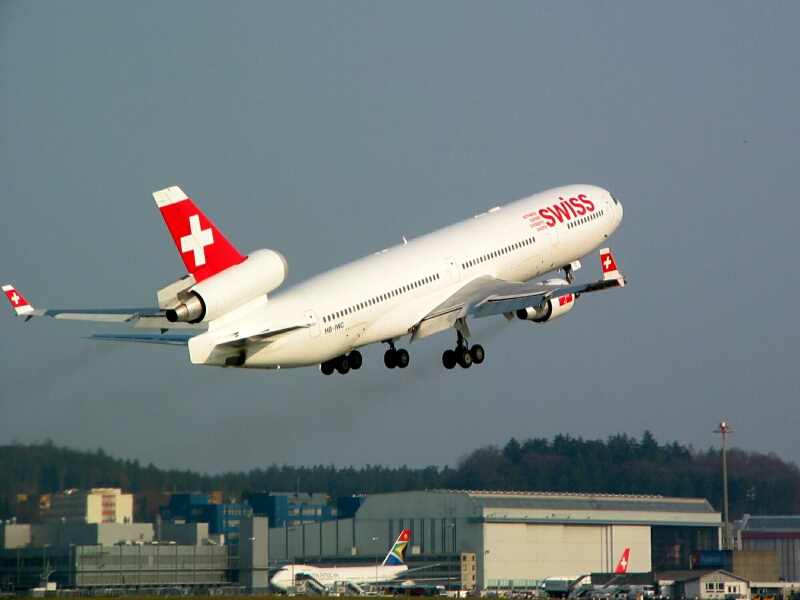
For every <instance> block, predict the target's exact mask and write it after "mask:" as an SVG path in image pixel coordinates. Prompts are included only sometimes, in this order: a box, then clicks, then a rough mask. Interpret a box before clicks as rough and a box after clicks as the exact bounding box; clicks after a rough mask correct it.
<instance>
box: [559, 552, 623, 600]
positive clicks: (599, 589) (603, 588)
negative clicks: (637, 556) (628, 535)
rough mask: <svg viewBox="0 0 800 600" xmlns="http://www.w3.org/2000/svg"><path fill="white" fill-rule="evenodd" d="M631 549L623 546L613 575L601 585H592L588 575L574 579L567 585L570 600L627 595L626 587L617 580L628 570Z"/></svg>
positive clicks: (600, 598)
mask: <svg viewBox="0 0 800 600" xmlns="http://www.w3.org/2000/svg"><path fill="white" fill-rule="evenodd" d="M630 552H631V549H630V548H625V550H624V551H623V552H622V556H621V557H620V559H619V562H618V563H617V566H616V568H615V569H614V577H612V578H611V580H609V581H608V582H607V583H605V584H603V585H593V584H592V578H591V576H590V575H584V576H582V577H579V578H578V579H576V580H575V581H574V582H573V583H572V584H571V585H570V586H569V593H568V596H569V598H570V600H579V599H581V600H582V599H590V600H602V599H606V598H617V597H625V598H627V597H628V591H629V589H628V587H627V586H621V585H619V584H617V582H618V581H619V580H621V579H624V576H625V574H626V573H627V572H628V557H629V556H630Z"/></svg>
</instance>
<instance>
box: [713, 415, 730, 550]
mask: <svg viewBox="0 0 800 600" xmlns="http://www.w3.org/2000/svg"><path fill="white" fill-rule="evenodd" d="M714 433H721V434H722V498H723V505H724V510H725V538H724V539H723V541H722V549H723V550H731V523H730V521H729V520H728V457H727V450H726V448H725V436H726V435H727V434H729V433H733V429H731V428H730V427H728V425H727V424H726V423H725V421H722V422H721V423H720V424H719V427H717V428H716V429H715V430H714Z"/></svg>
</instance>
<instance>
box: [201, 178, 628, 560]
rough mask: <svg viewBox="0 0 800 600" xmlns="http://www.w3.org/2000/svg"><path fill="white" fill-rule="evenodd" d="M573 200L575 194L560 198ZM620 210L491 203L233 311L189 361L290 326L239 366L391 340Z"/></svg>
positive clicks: (607, 224)
mask: <svg viewBox="0 0 800 600" xmlns="http://www.w3.org/2000/svg"><path fill="white" fill-rule="evenodd" d="M579 196H582V198H583V199H585V200H583V201H582V202H573V203H572V204H570V202H569V199H573V200H574V199H575V198H577V197H579ZM590 207H591V210H590ZM622 214H623V210H622V205H621V204H619V203H618V202H617V201H616V200H614V199H613V198H612V196H611V194H610V193H609V192H608V191H606V190H604V189H602V188H599V187H595V186H590V185H571V186H565V187H561V188H555V189H552V190H548V191H546V192H542V193H539V194H536V195H534V196H530V197H528V198H525V199H523V200H519V201H517V202H513V203H511V204H507V205H505V206H503V207H501V208H495V209H491V210H490V211H488V212H487V213H484V214H481V215H478V216H476V217H474V218H471V219H467V220H464V221H461V222H459V223H456V224H455V225H451V226H449V227H445V228H443V229H440V230H437V231H434V232H432V233H430V234H427V235H424V236H422V237H420V238H417V239H414V240H411V241H409V242H408V243H405V244H402V245H399V246H395V247H393V248H390V249H388V250H384V251H382V252H379V253H376V254H374V255H372V256H368V257H365V258H362V259H360V260H356V261H354V262H351V263H348V264H345V265H343V266H341V267H338V268H336V269H333V270H330V271H327V272H325V273H323V274H321V275H318V276H316V277H314V278H312V279H309V280H307V281H305V282H303V283H300V284H298V285H295V286H293V287H290V288H288V289H286V290H284V291H279V292H275V293H274V294H273V295H270V297H269V299H268V301H267V300H266V299H260V300H259V301H257V302H254V303H251V304H248V305H246V306H244V307H241V308H240V309H237V310H236V311H233V312H232V313H230V314H229V315H226V316H225V317H224V318H223V319H219V320H218V321H215V322H212V323H210V324H209V331H208V332H206V333H204V334H202V335H200V336H197V337H196V338H194V339H193V340H192V341H190V344H189V348H190V353H191V355H192V362H195V363H200V364H207V365H223V364H224V361H225V356H224V354H223V353H218V352H213V351H212V352H210V353H209V352H202V351H201V350H202V348H203V347H210V346H212V345H214V344H216V343H217V341H220V340H222V341H229V340H231V339H236V338H238V339H243V338H245V337H249V336H253V335H258V334H260V333H263V332H269V331H275V330H280V329H281V328H282V327H290V326H293V325H296V324H298V323H301V324H303V325H304V327H303V328H299V329H295V330H293V331H290V332H289V333H283V334H281V335H278V336H275V337H273V338H266V339H265V341H264V342H263V343H260V344H257V345H256V346H255V347H254V346H252V345H251V346H250V347H249V348H248V352H247V357H246V362H245V364H244V365H243V366H244V367H250V368H288V367H301V366H309V365H314V364H320V363H322V362H324V361H326V360H329V359H331V358H333V357H336V356H339V355H342V354H345V353H347V352H349V351H351V350H353V349H356V348H359V347H361V346H365V345H367V344H371V343H374V342H382V341H388V340H397V339H399V338H400V337H402V336H404V335H408V334H409V333H411V332H410V330H411V328H412V327H414V326H415V325H416V324H417V323H419V322H420V320H421V319H422V318H423V317H425V316H426V315H427V314H429V313H430V311H431V310H433V309H434V308H435V307H436V306H438V305H439V304H440V303H441V302H443V301H445V300H446V299H447V298H449V297H450V296H451V295H452V294H454V293H455V292H456V291H457V290H459V289H460V288H461V287H462V286H464V285H465V284H466V283H469V282H470V281H472V280H474V279H476V278H478V277H482V276H487V275H488V276H491V277H495V278H497V279H501V280H507V281H515V282H523V281H528V280H530V279H533V278H535V277H539V276H541V275H544V274H545V273H548V272H550V271H553V270H556V269H560V268H562V267H564V266H565V265H568V264H570V263H571V262H573V261H576V260H578V259H580V258H582V257H584V256H586V255H587V254H589V253H590V252H592V251H593V250H595V249H597V248H599V247H600V246H601V245H602V244H603V243H605V241H606V240H607V238H608V237H609V236H610V235H611V234H612V233H613V232H614V231H615V230H616V228H617V227H618V226H619V224H620V221H621V220H622ZM523 242H525V243H523ZM196 349H200V350H199V351H196ZM373 575H374V573H373Z"/></svg>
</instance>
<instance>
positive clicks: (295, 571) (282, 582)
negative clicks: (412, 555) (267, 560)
mask: <svg viewBox="0 0 800 600" xmlns="http://www.w3.org/2000/svg"><path fill="white" fill-rule="evenodd" d="M410 539H411V530H410V529H404V530H403V531H402V532H400V535H399V536H397V541H396V542H395V543H394V545H393V546H392V548H391V550H389V554H387V555H386V558H385V559H384V560H383V562H382V563H381V564H380V565H374V566H368V567H312V566H311V565H285V566H283V567H281V568H280V569H279V570H278V572H277V573H275V575H274V576H273V577H272V579H271V580H270V583H271V584H272V586H273V587H275V588H277V589H278V590H281V591H284V592H285V591H286V588H287V587H289V586H291V585H294V580H295V579H296V578H297V576H298V575H307V576H310V577H313V578H314V579H316V580H317V581H318V582H320V583H321V584H323V585H329V584H333V583H335V582H338V581H342V582H344V581H348V582H351V583H355V584H358V585H361V584H365V583H386V582H387V581H394V580H395V579H397V578H398V577H400V576H401V575H402V574H403V573H406V572H407V571H408V566H407V565H406V564H405V552H406V547H407V546H408V542H409V540H410Z"/></svg>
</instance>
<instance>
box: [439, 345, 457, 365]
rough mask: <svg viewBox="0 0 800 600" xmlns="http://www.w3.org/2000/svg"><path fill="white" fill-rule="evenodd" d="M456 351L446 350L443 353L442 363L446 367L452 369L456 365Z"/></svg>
mask: <svg viewBox="0 0 800 600" xmlns="http://www.w3.org/2000/svg"><path fill="white" fill-rule="evenodd" d="M456 362H457V361H456V353H455V352H454V351H453V350H445V351H444V354H442V364H443V365H444V368H445V369H452V368H454V367H455V366H456Z"/></svg>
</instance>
